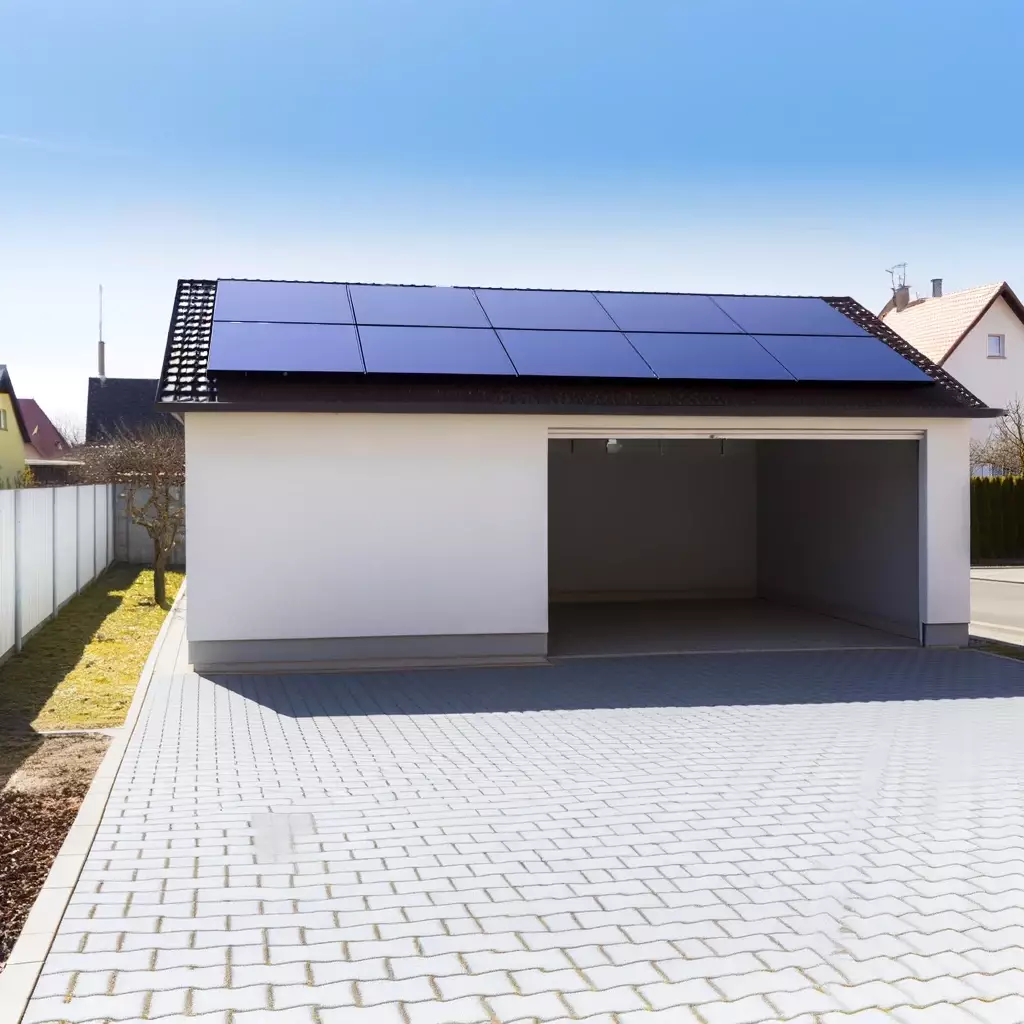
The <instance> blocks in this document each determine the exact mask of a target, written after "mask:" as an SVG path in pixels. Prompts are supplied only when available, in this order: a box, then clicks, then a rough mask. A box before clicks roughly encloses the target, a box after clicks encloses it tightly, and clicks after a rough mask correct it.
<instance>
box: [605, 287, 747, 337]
mask: <svg viewBox="0 0 1024 1024" xmlns="http://www.w3.org/2000/svg"><path fill="white" fill-rule="evenodd" d="M594 297H595V298H596V299H597V301H598V302H600V303H601V306H602V307H603V308H604V310H605V312H607V313H608V315H609V316H610V317H611V318H612V320H614V321H615V323H616V324H617V325H618V327H619V329H620V330H622V331H624V332H625V333H626V334H630V333H631V332H641V333H645V334H647V333H658V334H664V333H669V334H674V333H679V332H682V333H695V334H716V333H723V334H736V333H742V332H741V329H740V328H739V327H737V326H736V324H735V323H734V322H733V321H732V320H731V319H730V318H729V316H728V315H727V314H726V313H724V312H723V311H722V310H721V309H720V308H719V307H718V306H717V305H716V304H715V302H714V301H713V300H712V299H711V297H710V296H709V295H686V294H673V293H669V292H664V293H659V292H594Z"/></svg>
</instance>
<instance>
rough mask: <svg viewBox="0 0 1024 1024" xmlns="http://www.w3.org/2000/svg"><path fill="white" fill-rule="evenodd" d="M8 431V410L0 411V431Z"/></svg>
mask: <svg viewBox="0 0 1024 1024" xmlns="http://www.w3.org/2000/svg"><path fill="white" fill-rule="evenodd" d="M6 429H7V410H6V409H0V430H6Z"/></svg>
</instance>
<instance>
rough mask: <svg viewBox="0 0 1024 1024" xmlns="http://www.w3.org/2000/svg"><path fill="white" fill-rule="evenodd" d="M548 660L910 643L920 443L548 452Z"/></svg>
mask: <svg viewBox="0 0 1024 1024" xmlns="http://www.w3.org/2000/svg"><path fill="white" fill-rule="evenodd" d="M548 469H549V481H548V533H549V536H548V581H549V591H550V594H549V597H550V607H549V633H548V651H549V655H550V656H552V657H559V656H561V657H573V656H593V655H617V654H622V655H624V654H638V653H671V652H692V651H744V650H750V651H756V650H806V649H820V648H850V647H909V646H916V645H917V644H918V643H919V640H920V612H919V609H920V602H919V572H918V563H919V557H920V555H919V517H918V502H919V493H918V492H919V486H918V443H917V442H916V441H909V440H884V441H883V440H831V439H830V440H748V439H731V440H729V439H727V440H690V439H687V440H679V439H672V440H669V439H666V440H647V439H644V440H637V439H627V440H621V441H618V440H608V439H593V438H587V439H578V440H562V439H557V440H551V441H550V442H549V458H548Z"/></svg>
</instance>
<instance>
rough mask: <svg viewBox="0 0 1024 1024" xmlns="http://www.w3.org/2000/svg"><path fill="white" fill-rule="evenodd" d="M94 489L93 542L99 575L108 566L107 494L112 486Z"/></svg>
mask: <svg viewBox="0 0 1024 1024" xmlns="http://www.w3.org/2000/svg"><path fill="white" fill-rule="evenodd" d="M93 490H94V495H93V498H94V503H95V504H94V511H95V519H94V532H95V538H94V540H93V543H94V544H95V545H96V571H95V572H94V573H93V575H94V576H95V575H97V574H99V573H101V572H103V570H104V569H105V568H106V567H107V494H108V493H109V492H110V488H109V487H106V486H103V485H100V486H98V487H95V488H93Z"/></svg>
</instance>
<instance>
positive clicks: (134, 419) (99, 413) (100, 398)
mask: <svg viewBox="0 0 1024 1024" xmlns="http://www.w3.org/2000/svg"><path fill="white" fill-rule="evenodd" d="M156 386H157V381H155V380H150V379H146V378H138V377H90V378H89V401H88V406H87V409H86V415H85V441H86V444H95V443H97V442H100V441H104V440H108V439H109V438H111V437H115V436H116V435H117V434H119V433H124V432H127V433H134V432H135V431H138V430H144V429H145V428H146V427H149V426H152V425H154V424H159V425H161V426H163V427H166V428H169V429H172V430H180V429H181V424H180V423H178V422H177V421H176V420H175V419H174V418H173V417H171V416H166V415H164V414H163V413H160V412H158V411H157V410H156V408H155V406H154V402H155V400H156Z"/></svg>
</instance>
